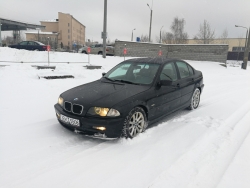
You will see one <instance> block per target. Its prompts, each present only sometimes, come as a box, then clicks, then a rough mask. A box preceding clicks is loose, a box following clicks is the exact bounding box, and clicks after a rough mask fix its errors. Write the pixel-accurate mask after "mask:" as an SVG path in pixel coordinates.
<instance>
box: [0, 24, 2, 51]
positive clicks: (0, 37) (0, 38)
mask: <svg viewBox="0 0 250 188" xmlns="http://www.w3.org/2000/svg"><path fill="white" fill-rule="evenodd" d="M1 27H2V24H1V22H0V47H1V46H2V36H1V32H2V28H1Z"/></svg>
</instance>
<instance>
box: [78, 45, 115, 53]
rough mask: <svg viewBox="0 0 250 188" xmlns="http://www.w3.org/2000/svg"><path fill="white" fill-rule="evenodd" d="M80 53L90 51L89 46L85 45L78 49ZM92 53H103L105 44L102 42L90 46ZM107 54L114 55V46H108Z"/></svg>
mask: <svg viewBox="0 0 250 188" xmlns="http://www.w3.org/2000/svg"><path fill="white" fill-rule="evenodd" d="M78 52H79V53H85V54H87V53H88V46H83V47H82V48H80V49H79V50H78ZM90 54H99V55H102V54H103V45H102V44H94V45H91V46H90ZM106 55H114V47H113V46H106Z"/></svg>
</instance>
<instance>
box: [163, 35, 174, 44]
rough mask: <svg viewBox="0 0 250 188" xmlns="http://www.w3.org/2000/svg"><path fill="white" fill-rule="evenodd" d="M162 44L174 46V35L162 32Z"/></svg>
mask: <svg viewBox="0 0 250 188" xmlns="http://www.w3.org/2000/svg"><path fill="white" fill-rule="evenodd" d="M162 42H163V43H165V44H174V43H175V42H174V35H173V34H172V33H170V32H162Z"/></svg>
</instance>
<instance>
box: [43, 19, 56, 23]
mask: <svg viewBox="0 0 250 188" xmlns="http://www.w3.org/2000/svg"><path fill="white" fill-rule="evenodd" d="M41 22H58V21H57V20H56V19H52V20H41Z"/></svg>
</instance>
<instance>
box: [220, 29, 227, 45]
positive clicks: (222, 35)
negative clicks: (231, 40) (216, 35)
mask: <svg viewBox="0 0 250 188" xmlns="http://www.w3.org/2000/svg"><path fill="white" fill-rule="evenodd" d="M227 38H228V31H227V29H224V31H223V33H222V34H221V36H220V39H221V43H222V44H228V39H227Z"/></svg>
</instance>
